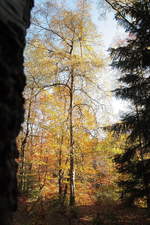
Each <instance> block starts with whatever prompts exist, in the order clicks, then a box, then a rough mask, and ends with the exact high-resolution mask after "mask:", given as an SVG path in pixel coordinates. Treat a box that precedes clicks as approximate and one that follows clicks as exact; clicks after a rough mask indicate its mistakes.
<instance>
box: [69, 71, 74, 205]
mask: <svg viewBox="0 0 150 225" xmlns="http://www.w3.org/2000/svg"><path fill="white" fill-rule="evenodd" d="M70 75H71V81H70V82H71V83H70V107H69V133H70V174H69V175H70V206H73V205H74V204H75V168H74V143H73V115H72V113H73V84H74V75H73V69H72V70H71V74H70Z"/></svg>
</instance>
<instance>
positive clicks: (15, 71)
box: [0, 0, 33, 225]
mask: <svg viewBox="0 0 150 225" xmlns="http://www.w3.org/2000/svg"><path fill="white" fill-rule="evenodd" d="M32 6H33V1H30V0H28V1H27V0H24V1H20V0H14V1H6V0H1V1H0V29H1V32H0V225H12V224H13V221H12V215H13V212H14V211H15V210H16V209H17V179H16V173H17V163H16V161H15V158H17V157H18V150H17V147H16V137H17V135H18V133H19V131H20V127H21V123H22V122H23V119H24V109H23V104H24V99H23V96H22V92H23V89H24V86H25V76H24V71H23V50H24V47H25V34H26V33H25V31H26V28H27V27H28V26H29V23H30V22H29V18H30V9H31V7H32Z"/></svg>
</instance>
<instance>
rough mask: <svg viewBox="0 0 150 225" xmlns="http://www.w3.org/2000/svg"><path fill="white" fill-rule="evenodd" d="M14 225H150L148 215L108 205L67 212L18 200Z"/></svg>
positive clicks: (57, 207) (58, 208)
mask: <svg viewBox="0 0 150 225" xmlns="http://www.w3.org/2000/svg"><path fill="white" fill-rule="evenodd" d="M14 222H15V223H14V225H150V212H148V211H147V209H144V208H137V207H134V208H123V207H122V206H121V205H118V204H114V203H113V204H110V203H109V202H108V203H105V204H104V203H103V204H101V203H99V204H96V205H94V204H93V205H77V206H76V207H74V208H72V209H69V208H66V207H60V206H58V205H57V204H54V202H49V201H47V202H41V201H39V202H35V203H33V202H32V204H31V203H30V204H29V203H28V204H27V203H25V202H23V201H21V202H20V203H19V207H18V211H17V213H16V215H15V218H14Z"/></svg>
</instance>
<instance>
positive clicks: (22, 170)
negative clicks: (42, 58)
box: [19, 88, 34, 192]
mask: <svg viewBox="0 0 150 225" xmlns="http://www.w3.org/2000/svg"><path fill="white" fill-rule="evenodd" d="M33 89H34V88H32V89H31V96H30V100H29V107H28V111H27V112H28V115H27V121H26V132H25V136H24V138H23V141H22V143H21V148H20V158H21V165H20V183H19V188H20V190H21V191H22V192H24V191H25V182H26V181H25V150H26V146H27V141H28V137H29V124H30V117H31V108H32V96H33Z"/></svg>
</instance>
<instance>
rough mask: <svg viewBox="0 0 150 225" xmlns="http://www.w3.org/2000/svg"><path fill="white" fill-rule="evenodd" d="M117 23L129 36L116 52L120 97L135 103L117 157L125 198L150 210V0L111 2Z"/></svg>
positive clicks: (123, 128) (123, 124) (126, 119)
mask: <svg viewBox="0 0 150 225" xmlns="http://www.w3.org/2000/svg"><path fill="white" fill-rule="evenodd" d="M111 5H112V6H113V8H114V9H115V10H116V15H115V16H116V20H117V21H118V22H119V23H120V24H121V25H123V26H124V27H125V29H126V32H129V38H128V40H127V41H126V42H125V43H124V45H123V46H119V47H118V48H112V49H111V50H110V51H111V56H112V59H113V62H112V66H113V67H114V68H117V69H119V70H120V71H121V74H122V75H121V77H120V79H119V83H120V87H119V88H118V89H116V90H115V94H116V96H118V97H120V98H122V99H125V100H127V101H129V102H131V103H132V110H131V111H130V112H129V113H126V114H125V115H124V116H123V117H122V120H121V123H119V124H115V125H114V126H113V129H114V130H115V131H116V132H122V133H126V134H127V135H128V138H127V143H126V148H125V149H124V152H123V154H120V155H117V156H116V157H115V162H116V164H117V168H118V171H119V172H120V173H121V174H123V176H122V177H123V179H122V180H121V181H120V182H119V185H120V186H121V187H122V190H123V191H122V198H123V200H126V201H127V202H128V204H130V205H131V204H133V203H134V202H135V200H137V199H139V198H142V199H146V202H147V206H148V207H150V180H149V177H150V104H149V103H150V73H149V72H150V46H149V44H150V23H149V22H150V3H149V1H148V0H135V1H130V2H128V3H127V2H125V1H120V2H118V1H111Z"/></svg>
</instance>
